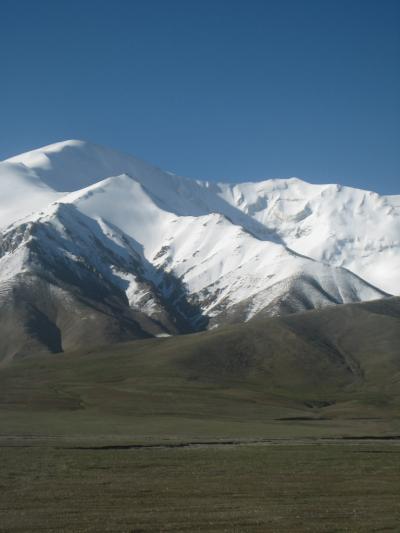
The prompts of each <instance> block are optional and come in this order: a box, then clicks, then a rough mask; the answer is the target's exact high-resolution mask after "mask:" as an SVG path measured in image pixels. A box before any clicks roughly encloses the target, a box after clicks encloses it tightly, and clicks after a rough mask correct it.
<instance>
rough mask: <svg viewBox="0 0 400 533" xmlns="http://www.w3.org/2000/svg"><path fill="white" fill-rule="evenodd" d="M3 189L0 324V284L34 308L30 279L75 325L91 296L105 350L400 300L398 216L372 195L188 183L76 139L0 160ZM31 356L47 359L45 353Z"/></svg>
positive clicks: (5, 306) (0, 304)
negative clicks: (393, 297) (120, 343)
mask: <svg viewBox="0 0 400 533" xmlns="http://www.w3.org/2000/svg"><path fill="white" fill-rule="evenodd" d="M119 171H121V172H119ZM66 189H68V190H66ZM3 192H4V195H3V194H0V316H1V317H2V320H3V321H4V323H6V322H7V323H9V316H10V306H11V307H13V306H14V307H13V309H14V311H15V309H16V308H18V305H19V304H18V305H17V303H16V302H14V304H12V303H10V294H13V291H12V290H11V292H10V291H9V289H7V291H8V292H7V294H8V296H7V298H4V297H1V294H5V292H4V290H5V289H3V292H2V287H3V288H4V287H6V286H7V287H14V293H15V292H16V293H18V294H19V298H22V302H23V301H24V298H26V301H25V304H26V307H29V306H31V307H32V306H33V307H34V306H35V301H34V298H35V297H34V291H33V292H32V291H31V290H30V289H29V290H28V289H26V287H27V285H26V283H25V282H23V279H24V277H25V278H26V279H28V278H29V276H33V275H34V276H39V278H40V279H41V280H42V282H45V283H48V284H49V287H50V288H51V287H57V288H58V289H61V292H62V291H64V292H63V294H64V293H65V294H67V295H69V296H68V297H70V296H71V295H75V296H74V298H78V300H76V302H79V303H75V304H74V305H75V306H77V307H79V309H80V312H82V313H83V315H84V316H85V314H86V315H87V316H91V314H93V313H94V311H93V305H94V303H93V301H92V300H91V299H90V298H89V299H88V298H87V295H86V293H87V289H88V287H96V289H95V292H96V291H98V294H97V296H99V295H103V296H102V297H103V301H101V302H100V304H99V305H100V307H99V305H97V304H96V305H97V307H96V306H95V307H96V313H100V315H99V316H98V319H99V324H100V323H101V324H103V325H102V326H101V327H102V328H103V329H104V323H106V324H108V326H107V327H105V330H108V329H110V328H111V330H112V333H111V334H110V337H109V340H110V341H114V340H121V339H125V338H129V336H130V335H132V338H134V337H135V335H139V337H140V336H148V335H157V334H167V333H168V334H176V333H180V332H187V331H196V330H198V329H204V328H205V327H209V328H213V327H216V326H218V325H220V324H224V323H230V322H242V321H246V320H249V319H250V318H252V317H254V316H257V315H258V314H260V316H265V315H276V314H286V313H293V312H298V311H303V310H307V309H313V308H320V307H324V306H326V305H333V304H341V303H351V302H357V301H364V300H374V299H377V298H382V297H385V296H388V295H390V294H398V293H400V279H399V276H398V274H397V272H398V270H397V267H398V266H399V268H400V241H399V238H398V235H400V209H398V208H397V207H396V199H394V200H393V199H391V197H390V198H389V197H380V196H379V195H377V194H376V193H370V192H368V191H361V190H358V189H351V188H348V187H342V186H337V185H311V184H307V183H306V182H304V181H302V180H299V179H298V178H290V179H287V180H267V181H262V182H258V183H251V182H246V183H242V184H222V183H212V182H207V181H200V180H190V179H188V178H182V177H179V176H176V175H174V174H172V173H168V172H164V171H162V170H161V169H158V168H155V167H151V165H148V164H147V163H144V162H142V161H140V160H136V159H135V158H133V157H131V156H127V155H124V154H120V153H118V152H115V151H113V150H110V149H108V148H103V147H100V146H97V145H91V144H90V143H86V142H83V141H67V142H61V143H56V144H54V145H49V146H47V147H44V148H42V149H37V150H34V151H32V152H28V153H26V154H22V155H20V156H15V157H12V158H9V159H7V160H6V161H3V162H1V163H0V193H3ZM29 210H30V211H29ZM66 272H68V276H67V274H66ZM365 273H366V274H367V275H365ZM371 273H372V274H371ZM66 276H67V278H68V279H67V278H66ZM43 280H44V281H43ZM374 281H378V283H374ZM24 287H25V288H24ZM388 289H390V290H388ZM55 293H57V294H58V295H59V291H58V292H57V290H55V289H51V290H50V292H49V294H52V295H53V296H52V298H53V300H52V302H53V304H52V305H53V310H50V311H49V309H48V306H46V305H44V304H43V303H42V304H41V306H42V307H41V309H39V310H38V309H36V310H35V313H36V314H35V316H37V312H39V311H40V313H42V314H43V316H44V317H45V318H46V320H48V321H49V323H51V324H52V328H53V329H54V328H56V329H57V328H58V329H60V324H58V323H57V315H58V314H62V312H61V310H62V309H63V307H65V305H64V303H63V301H62V300H63V299H62V298H58V296H57V298H55V297H54V294H55ZM65 294H64V296H63V298H66V296H65ZM24 295H25V296H24ZM85 295H86V296H85ZM68 297H67V299H68ZM11 300H12V297H11ZM116 301H118V304H115V302H116ZM82 302H85V303H84V304H83V307H81V305H82ZM85 306H86V311H85ZM50 307H51V306H50ZM72 307H73V306H72ZM54 310H57V311H54ZM7 313H8V315H7ZM52 313H53V314H54V316H52ZM11 314H12V313H11ZM6 315H7V316H8V318H7V320H6ZM73 315H74V313H72V311H71V316H70V317H69V319H68V320H69V321H71V320H72V318H71V317H72V316H73ZM78 315H79V313H78ZM107 316H108V318H107V319H106V318H105V317H107ZM18 317H19V318H18ZM24 317H25V315H24V316H22V315H21V314H20V313H19V314H18V313H17V316H16V318H15V320H16V321H17V322H18V323H19V325H20V326H21V324H22V326H21V327H22V330H23V331H24V332H25V334H24V335H22V337H23V338H26V343H27V344H26V346H28V348H29V345H30V343H31V340H32V338H36V337H37V336H38V335H39V337H40V332H39V331H36V332H35V330H34V328H33V330H32V328H31V327H30V326H29V327H27V326H26V318H24ZM121 317H123V318H121ZM29 320H30V319H29V317H28V323H29V324H30V323H31V322H32V320H31V321H29ZM35 320H36V319H35ZM68 320H67V322H68ZM74 320H77V319H74ZM74 320H72V323H75V322H74ZM104 320H105V322H104ZM124 321H125V322H124ZM126 321H127V322H126ZM122 322H123V323H124V324H123V327H122V329H123V330H124V331H125V333H123V334H122V333H121V335H122V337H121V338H119V337H118V334H115V331H116V330H118V329H121V328H120V326H121V323H122ZM96 324H97V322H96V320H94V328H95V329H96V328H98V327H100V326H99V325H96ZM110 324H112V325H110ZM118 324H119V325H118ZM68 327H69V328H70V327H72V326H70V325H69V326H68ZM63 328H64V326H62V327H61V329H60V335H61V337H62V336H63V335H64V333H63ZM124 328H125V329H124ZM126 328H127V329H126ZM143 328H144V329H143ZM39 329H40V328H39ZM56 329H55V330H54V331H56ZM27 331H28V333H27ZM2 333H3V334H4V335H7V333H6V331H2ZM114 334H115V335H114ZM35 335H36V337H35ZM67 337H68V335H67ZM72 337H73V336H72ZM36 340H37V339H36ZM103 340H104V342H107V340H108V336H107V334H106V335H105V337H104V339H103ZM77 342H78V341H77ZM81 342H84V335H82V336H81V337H80V338H79V343H81ZM79 343H78V344H79ZM66 345H68V342H67V344H66ZM74 347H75V346H74V345H73V343H72V344H71V346H70V348H74ZM19 349H20V352H21V353H20V355H23V354H24V353H25V352H26V350H27V348H24V346H23V343H22V345H21V346H20V348H19ZM43 349H45V350H48V349H50V351H52V344H51V343H50V345H49V343H47V345H46V343H44V346H43ZM4 350H5V352H6V356H7V357H8V356H10V355H9V351H8V349H4ZM18 353H19V352H18V350H17V352H16V353H15V354H14V355H18ZM14 355H13V356H14Z"/></svg>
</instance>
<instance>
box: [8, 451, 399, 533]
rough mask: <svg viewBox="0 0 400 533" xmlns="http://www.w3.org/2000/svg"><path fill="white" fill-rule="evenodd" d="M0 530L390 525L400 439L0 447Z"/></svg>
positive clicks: (395, 523)
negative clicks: (97, 447) (89, 447)
mask: <svg viewBox="0 0 400 533" xmlns="http://www.w3.org/2000/svg"><path fill="white" fill-rule="evenodd" d="M0 457H1V465H2V468H1V470H0V484H1V496H0V506H1V531H37V532H42V531H54V532H56V531H57V532H59V531H73V532H83V531H87V532H89V531H90V532H102V531H114V532H115V531H124V532H128V531H130V532H140V531H142V532H144V531H186V532H191V531H206V532H213V531H228V532H247V531H249V532H250V531H251V532H253V531H259V532H266V531H267V532H269V531H270V532H288V531H290V532H309V531H312V532H315V531H318V532H342V531H352V532H360V533H364V532H367V531H393V532H397V531H399V529H398V527H399V523H400V499H399V493H400V475H399V474H400V472H399V470H400V446H394V445H389V444H384V445H382V444H381V445H376V444H375V445H373V444H368V445H367V444H364V445H361V446H360V445H358V446H356V445H351V444H349V445H320V446H315V445H313V446H304V445H279V446H238V447H235V446H225V447H206V448H202V447H199V448H187V449H162V448H158V449H134V450H82V449H59V448H54V447H47V446H40V447H33V448H0Z"/></svg>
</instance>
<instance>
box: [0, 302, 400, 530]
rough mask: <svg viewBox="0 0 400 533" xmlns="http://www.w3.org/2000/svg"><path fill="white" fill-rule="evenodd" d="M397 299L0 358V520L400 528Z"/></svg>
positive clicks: (22, 526) (53, 524)
mask: <svg viewBox="0 0 400 533" xmlns="http://www.w3.org/2000/svg"><path fill="white" fill-rule="evenodd" d="M399 443H400V305H399V300H398V299H392V300H390V301H387V302H379V303H378V302H376V303H372V304H365V305H361V306H344V307H342V308H340V309H339V308H334V309H329V310H324V311H321V312H311V313H306V314H302V315H297V316H293V317H286V318H282V319H268V320H264V321H259V322H253V323H249V324H246V325H241V326H233V327H228V328H224V329H220V330H215V331H211V332H205V333H198V334H194V335H186V336H180V337H173V338H167V339H148V340H140V341H134V342H131V343H125V344H119V345H114V346H111V347H104V348H101V349H97V350H94V351H92V352H91V353H87V352H85V351H81V352H75V353H69V354H59V355H53V356H40V357H32V358H26V359H23V360H19V361H15V362H13V364H9V365H4V366H3V367H2V368H0V461H1V463H0V464H1V469H0V531H1V532H6V531H72V532H75V531H78V532H79V531H91V532H101V531H136V532H139V531H188V532H189V531H229V532H230V531H238V532H241V531H245V532H246V531H267V532H268V531H273V532H274V531H277V532H281V531H282V532H283V531H284V532H287V531H289V532H297V531H299V532H303V531H312V532H325V531H329V532H334V531H336V532H338V531H355V532H365V531H396V532H397V531H399V527H398V524H399V523H400V514H399V513H400V509H399V501H400V498H399V494H400V445H399Z"/></svg>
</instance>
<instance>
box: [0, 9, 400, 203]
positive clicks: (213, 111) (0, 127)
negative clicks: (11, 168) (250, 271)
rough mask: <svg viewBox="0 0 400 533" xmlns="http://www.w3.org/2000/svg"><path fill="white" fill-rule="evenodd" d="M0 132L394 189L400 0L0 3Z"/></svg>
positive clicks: (235, 170)
mask: <svg viewBox="0 0 400 533" xmlns="http://www.w3.org/2000/svg"><path fill="white" fill-rule="evenodd" d="M0 135H1V137H0V159H3V158H5V157H7V156H10V155H13V154H15V153H19V152H22V151H26V150H28V149H31V148H33V147H38V146H41V145H43V144H49V143H51V142H55V141H58V140H63V139H67V138H78V139H87V140H91V141H93V142H97V143H100V144H105V145H108V146H111V147H115V148H118V149H121V150H123V151H127V152H130V153H132V154H135V155H137V156H140V157H142V158H144V159H147V160H148V161H150V162H152V163H155V164H158V165H160V166H162V167H163V168H166V169H168V170H172V171H175V172H177V173H180V174H183V175H188V176H193V177H199V178H208V179H230V180H232V181H238V180H240V179H250V178H253V179H254V178H262V177H287V176H298V177H303V178H305V179H308V180H309V181H312V182H329V181H338V182H341V183H345V184H349V185H354V186H358V187H362V188H368V189H374V190H377V191H379V192H382V193H399V194H400V2H399V1H398V0H275V1H268V0H247V1H244V0H241V1H235V0H212V1H211V0H196V1H191V0H163V1H162V0H160V1H156V0H140V1H136V0H125V1H122V0H108V1H104V0H80V1H78V0H52V1H48V0H29V1H27V0H25V1H21V0H1V6H0Z"/></svg>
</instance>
